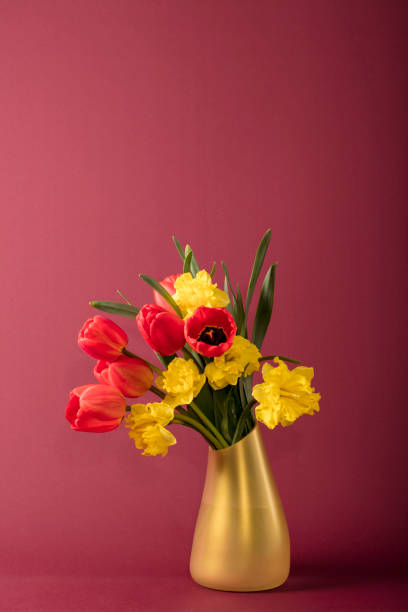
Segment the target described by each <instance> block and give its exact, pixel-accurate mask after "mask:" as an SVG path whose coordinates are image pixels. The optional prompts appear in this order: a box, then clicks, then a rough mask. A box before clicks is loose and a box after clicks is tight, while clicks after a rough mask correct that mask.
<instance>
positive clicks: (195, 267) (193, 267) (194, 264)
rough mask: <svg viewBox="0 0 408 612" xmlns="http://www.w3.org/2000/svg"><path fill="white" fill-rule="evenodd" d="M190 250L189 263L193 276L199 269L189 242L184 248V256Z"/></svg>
mask: <svg viewBox="0 0 408 612" xmlns="http://www.w3.org/2000/svg"><path fill="white" fill-rule="evenodd" d="M190 252H191V263H190V272H191V276H195V275H196V274H197V272H198V271H199V269H200V266H199V265H198V263H197V260H196V258H195V257H194V253H193V250H192V248H191V246H190V245H189V244H186V249H185V251H184V255H185V257H187V256H188V254H189V253H190Z"/></svg>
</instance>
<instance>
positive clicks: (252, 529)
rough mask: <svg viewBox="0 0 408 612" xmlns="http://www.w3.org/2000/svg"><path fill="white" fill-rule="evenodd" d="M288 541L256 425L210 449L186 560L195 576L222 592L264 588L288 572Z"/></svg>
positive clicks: (202, 582)
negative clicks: (233, 441)
mask: <svg viewBox="0 0 408 612" xmlns="http://www.w3.org/2000/svg"><path fill="white" fill-rule="evenodd" d="M289 566H290V542H289V532H288V526H287V523H286V518H285V513H284V510H283V507H282V502H281V500H280V497H279V493H278V489H277V487H276V484H275V481H274V478H273V475H272V472H271V470H270V466H269V461H268V458H267V456H266V452H265V447H264V444H263V440H262V436H261V432H260V428H259V426H258V425H255V427H254V429H253V430H252V431H251V433H249V434H248V435H247V436H246V437H245V438H243V439H242V440H240V441H239V442H237V443H236V444H233V445H232V446H230V447H228V448H225V449H222V450H213V449H211V448H210V449H209V453H208V465H207V474H206V479H205V485H204V491H203V496H202V500H201V506H200V510H199V513H198V518H197V523H196V527H195V532H194V539H193V547H192V551H191V558H190V572H191V576H192V577H193V579H194V580H195V581H196V582H198V584H201V585H202V586H205V587H207V588H210V589H218V590H221V591H263V590H266V589H273V588H275V587H278V586H279V585H281V584H283V583H284V582H285V580H286V578H287V577H288V575H289Z"/></svg>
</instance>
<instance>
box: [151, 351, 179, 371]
mask: <svg viewBox="0 0 408 612" xmlns="http://www.w3.org/2000/svg"><path fill="white" fill-rule="evenodd" d="M154 354H155V355H156V357H157V359H158V360H159V361H160V362H161V363H162V364H163V365H164V367H165V368H166V369H167V368H168V367H169V363H171V362H172V361H173V359H174V358H175V357H177V355H176V354H174V355H160V354H159V353H157V352H156V351H154Z"/></svg>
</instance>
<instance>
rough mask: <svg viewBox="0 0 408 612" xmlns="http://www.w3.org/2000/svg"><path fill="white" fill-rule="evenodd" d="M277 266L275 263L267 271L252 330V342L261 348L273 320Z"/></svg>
mask: <svg viewBox="0 0 408 612" xmlns="http://www.w3.org/2000/svg"><path fill="white" fill-rule="evenodd" d="M276 266H277V264H276V263H274V264H273V265H272V266H271V267H270V268H269V269H268V271H267V273H266V275H265V279H264V282H263V285H262V289H261V294H260V296H259V301H258V307H257V309H256V314H255V320H254V327H253V330H252V342H253V343H254V344H256V346H257V347H258V348H261V346H262V342H263V340H264V338H265V334H266V330H267V329H268V325H269V321H270V320H271V315H272V309H273V297H274V292H275V270H276Z"/></svg>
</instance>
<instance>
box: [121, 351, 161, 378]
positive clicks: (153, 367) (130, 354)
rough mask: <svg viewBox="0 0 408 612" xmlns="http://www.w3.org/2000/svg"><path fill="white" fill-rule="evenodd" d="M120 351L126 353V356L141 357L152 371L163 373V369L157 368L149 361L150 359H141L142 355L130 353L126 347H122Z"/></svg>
mask: <svg viewBox="0 0 408 612" xmlns="http://www.w3.org/2000/svg"><path fill="white" fill-rule="evenodd" d="M122 353H123V354H124V355H127V356H128V357H136V359H141V360H142V361H144V362H145V363H147V365H148V366H149V367H150V368H152V370H153V372H156V373H157V374H163V371H162V370H160V368H157V367H156V366H155V365H153V364H152V363H150V361H147V360H146V359H143V357H139V355H135V354H134V353H131V352H130V351H128V350H127V349H125V348H124V349H122Z"/></svg>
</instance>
